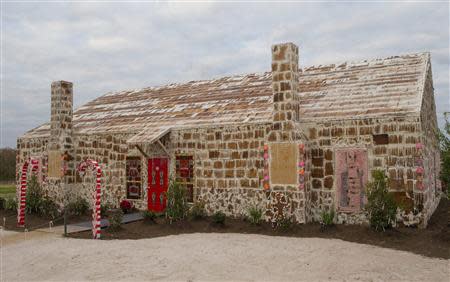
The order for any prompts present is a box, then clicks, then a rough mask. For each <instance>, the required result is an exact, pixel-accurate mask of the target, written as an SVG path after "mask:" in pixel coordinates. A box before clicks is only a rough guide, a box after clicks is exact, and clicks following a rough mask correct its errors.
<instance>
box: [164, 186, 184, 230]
mask: <svg viewBox="0 0 450 282" xmlns="http://www.w3.org/2000/svg"><path fill="white" fill-rule="evenodd" d="M185 193H186V191H185V189H184V188H183V187H181V185H180V184H179V183H178V182H176V181H171V182H170V185H169V189H168V190H167V207H166V216H167V217H168V218H169V219H170V222H172V221H174V220H180V219H183V218H184V217H185V216H186V212H187V210H188V208H187V203H186V198H185Z"/></svg>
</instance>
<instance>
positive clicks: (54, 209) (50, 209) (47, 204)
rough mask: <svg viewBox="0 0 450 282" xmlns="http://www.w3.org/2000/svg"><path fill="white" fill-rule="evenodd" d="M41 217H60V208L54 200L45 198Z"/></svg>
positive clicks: (42, 202) (40, 210)
mask: <svg viewBox="0 0 450 282" xmlns="http://www.w3.org/2000/svg"><path fill="white" fill-rule="evenodd" d="M39 215H42V216H45V217H51V218H55V217H57V216H58V215H59V206H58V205H57V204H56V203H55V202H54V201H53V200H51V199H49V198H47V197H45V198H43V199H42V201H41V207H40V209H39Z"/></svg>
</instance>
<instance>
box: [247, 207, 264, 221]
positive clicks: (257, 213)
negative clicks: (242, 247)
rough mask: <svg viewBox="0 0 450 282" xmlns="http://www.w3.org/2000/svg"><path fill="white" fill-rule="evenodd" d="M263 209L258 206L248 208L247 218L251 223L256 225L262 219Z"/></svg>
mask: <svg viewBox="0 0 450 282" xmlns="http://www.w3.org/2000/svg"><path fill="white" fill-rule="evenodd" d="M262 216H263V210H262V209H261V208H259V207H258V206H252V207H250V208H248V220H249V221H250V223H251V224H255V225H258V224H260V223H261V221H262Z"/></svg>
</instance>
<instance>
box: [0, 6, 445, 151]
mask: <svg viewBox="0 0 450 282" xmlns="http://www.w3.org/2000/svg"><path fill="white" fill-rule="evenodd" d="M448 6H449V4H448V3H344V4H343V3H319V4H317V3H216V2H208V3H179V2H177V3H174V2H164V3H163V2H161V3H125V2H121V3H100V2H95V3H49V2H42V3H13V2H8V3H5V4H4V5H3V8H4V9H3V11H2V12H3V30H2V31H3V41H2V47H3V59H4V60H3V65H2V67H3V75H4V76H3V82H4V83H3V88H2V90H3V92H2V109H1V110H2V121H1V124H2V129H1V133H2V138H1V140H0V143H1V144H0V146H15V144H16V138H17V136H19V135H21V134H23V133H24V132H25V131H27V130H29V129H31V128H33V127H35V126H38V125H39V124H41V123H44V122H46V121H48V119H49V112H50V103H49V100H50V83H51V82H52V81H54V80H59V79H64V80H69V81H72V82H74V103H75V107H77V106H80V105H82V104H84V103H86V102H88V101H89V100H92V99H94V98H96V97H98V96H100V95H102V94H104V93H106V92H109V91H115V90H122V89H135V88H140V87H146V86H151V85H161V84H166V83H171V82H183V81H189V80H197V79H210V78H214V77H220V76H224V75H231V74H242V73H249V72H264V71H268V70H270V59H271V57H270V46H271V45H272V44H274V43H279V42H286V41H291V42H294V43H296V44H298V45H299V46H300V65H301V66H309V65H315V64H327V63H338V62H342V61H349V60H350V61H354V60H360V59H366V58H376V57H385V56H391V55H397V54H404V53H411V52H422V51H430V52H431V55H432V64H433V77H434V82H435V84H434V85H435V91H436V101H437V111H438V113H439V118H440V123H441V124H442V118H441V115H442V114H441V113H442V112H443V111H444V110H448V109H449V108H450V106H449V96H448V95H449V92H450V89H449V82H448V80H449V77H450V75H449V70H448V68H449V26H450V24H449V14H448V11H449V7H448Z"/></svg>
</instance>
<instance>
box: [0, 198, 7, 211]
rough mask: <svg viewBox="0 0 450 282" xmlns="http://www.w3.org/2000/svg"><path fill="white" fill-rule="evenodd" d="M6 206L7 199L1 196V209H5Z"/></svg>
mask: <svg viewBox="0 0 450 282" xmlns="http://www.w3.org/2000/svg"><path fill="white" fill-rule="evenodd" d="M5 206H6V199H5V198H2V197H0V210H4V209H5Z"/></svg>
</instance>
